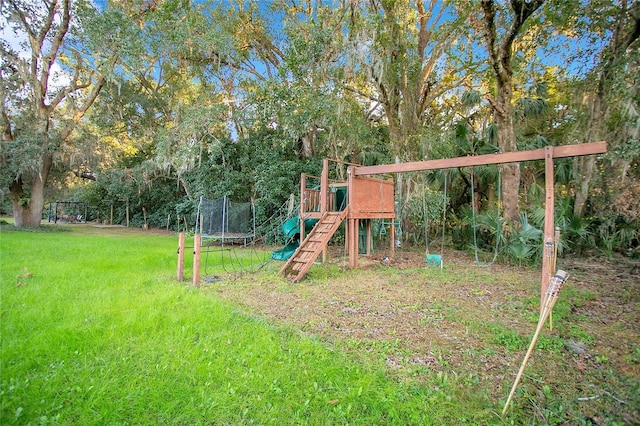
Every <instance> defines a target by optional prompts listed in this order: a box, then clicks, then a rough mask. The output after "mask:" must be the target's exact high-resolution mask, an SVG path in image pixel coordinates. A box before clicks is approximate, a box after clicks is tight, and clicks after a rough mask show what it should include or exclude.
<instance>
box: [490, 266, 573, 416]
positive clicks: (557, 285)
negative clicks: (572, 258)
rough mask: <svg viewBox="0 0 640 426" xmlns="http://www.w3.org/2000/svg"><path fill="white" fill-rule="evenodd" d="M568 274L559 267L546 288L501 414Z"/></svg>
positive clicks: (518, 381)
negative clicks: (532, 332)
mask: <svg viewBox="0 0 640 426" xmlns="http://www.w3.org/2000/svg"><path fill="white" fill-rule="evenodd" d="M568 276H569V275H568V274H567V273H566V272H565V271H563V270H561V269H559V270H558V271H557V272H556V274H555V275H554V276H553V278H552V279H551V281H550V283H549V287H548V289H547V293H546V297H545V303H544V306H543V309H542V313H541V314H540V320H539V321H538V326H537V327H536V332H535V333H534V335H533V338H532V339H531V344H529V349H528V350H527V354H526V355H525V356H524V359H523V360H522V365H521V366H520V371H518V375H517V376H516V380H515V382H514V383H513V387H512V388H511V392H510V393H509V397H508V398H507V402H506V403H505V404H504V409H503V410H502V415H503V416H504V414H505V413H506V412H507V408H508V407H509V403H510V402H511V399H512V398H513V394H514V393H515V392H516V388H517V387H518V383H520V379H521V378H522V374H523V373H524V369H525V367H526V366H527V362H528V361H529V357H530V356H531V352H533V348H534V346H535V345H536V341H537V340H538V336H539V335H540V331H542V328H543V327H544V323H545V322H546V320H547V317H548V316H549V313H550V312H551V310H552V309H553V305H555V303H556V301H557V300H558V293H559V292H560V289H561V288H562V286H563V285H564V283H565V281H566V280H567V277H568Z"/></svg>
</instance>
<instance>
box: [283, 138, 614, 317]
mask: <svg viewBox="0 0 640 426" xmlns="http://www.w3.org/2000/svg"><path fill="white" fill-rule="evenodd" d="M606 152H607V144H606V142H593V143H584V144H577V145H564V146H556V147H554V146H547V147H545V148H540V149H534V150H528V151H515V152H504V153H498V154H486V155H478V156H467V157H456V158H447V159H438V160H426V161H416V162H409V163H396V164H387V165H378V166H358V165H348V166H349V168H348V172H347V180H346V181H337V182H336V181H329V175H328V173H329V160H328V159H325V160H324V163H323V169H322V176H321V177H320V186H319V188H308V187H307V184H306V180H307V176H306V175H305V174H302V175H301V178H300V194H301V195H300V196H301V202H300V215H299V216H300V220H301V221H302V220H305V219H309V218H312V219H317V220H318V222H317V224H316V225H315V226H314V228H313V229H312V230H311V232H310V233H309V234H308V235H307V236H306V237H304V239H303V240H302V242H301V243H300V246H299V247H298V249H297V250H296V252H295V253H294V254H293V255H292V256H291V257H290V258H289V260H288V261H287V263H286V264H285V265H284V266H283V267H282V269H281V270H280V274H281V275H284V276H286V277H287V278H288V279H290V280H291V281H293V282H297V281H300V280H301V279H302V278H304V276H305V274H306V273H307V271H308V270H309V268H310V267H311V265H312V264H313V263H314V262H315V260H316V259H317V258H318V256H319V255H320V253H323V252H325V249H326V245H327V243H328V242H329V240H330V238H331V236H332V235H333V234H334V233H335V231H336V230H337V229H338V227H339V226H340V224H341V223H342V222H343V221H344V220H346V221H347V229H346V238H345V245H346V249H347V252H348V254H349V266H350V267H351V268H356V267H357V266H358V252H359V250H358V244H359V238H358V226H359V222H360V221H361V220H368V219H391V220H393V219H395V212H394V202H393V200H394V191H393V182H392V181H391V180H383V179H376V178H373V177H371V176H372V175H380V174H389V173H402V172H410V171H426V170H437V169H449V168H455V167H473V166H481V165H489V164H505V163H516V162H522V161H533V160H544V161H545V222H544V238H543V244H544V245H545V247H547V246H555V245H556V244H557V241H556V240H557V239H559V236H558V235H557V233H556V231H555V225H554V223H555V222H554V221H555V218H554V208H555V196H554V191H555V188H554V186H555V179H554V159H555V158H567V157H578V156H584V155H594V154H604V153H606ZM338 188H346V197H345V200H346V204H345V205H341V206H337V203H336V200H337V198H338V197H337V194H338V191H337V189H338ZM338 207H340V208H338ZM368 223H369V226H368V227H367V240H369V239H370V234H371V232H370V221H368ZM302 228H303V227H302V226H301V228H300V229H302ZM393 234H394V226H393V222H392V225H391V237H392V238H391V247H390V249H391V251H392V252H393V250H394V237H393ZM368 247H369V244H368V243H367V248H368ZM323 259H324V256H323ZM553 273H554V270H553V265H551V262H550V260H549V256H543V258H542V273H541V285H540V287H541V292H540V299H541V306H542V305H543V303H544V299H545V294H546V292H547V287H548V284H549V282H550V280H551V278H552V276H553Z"/></svg>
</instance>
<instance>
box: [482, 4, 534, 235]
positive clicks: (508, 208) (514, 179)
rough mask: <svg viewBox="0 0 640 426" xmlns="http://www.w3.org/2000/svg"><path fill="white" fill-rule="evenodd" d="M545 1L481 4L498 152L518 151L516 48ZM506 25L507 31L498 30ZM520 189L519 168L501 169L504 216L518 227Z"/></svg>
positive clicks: (514, 166) (506, 165)
mask: <svg viewBox="0 0 640 426" xmlns="http://www.w3.org/2000/svg"><path fill="white" fill-rule="evenodd" d="M543 3H544V0H531V1H525V0H512V1H511V2H510V5H511V8H510V11H508V10H506V9H505V10H500V11H498V8H497V6H496V3H495V1H494V0H482V1H481V2H480V6H481V9H482V14H483V15H482V19H481V20H480V21H479V25H480V27H481V29H482V35H483V38H484V42H485V47H486V49H487V52H488V59H489V64H490V66H491V70H492V76H493V77H494V79H495V85H496V91H495V96H491V95H490V96H489V97H488V99H489V100H490V102H491V104H492V106H493V110H494V113H495V121H496V124H497V127H498V134H497V136H498V148H499V149H500V150H501V151H502V152H512V151H516V150H517V149H518V148H517V145H516V132H515V129H514V122H513V119H514V117H513V105H512V103H511V102H512V96H513V74H514V71H513V64H512V62H513V59H514V52H515V51H516V49H517V47H516V46H515V45H514V44H515V42H516V39H517V38H518V36H519V35H520V34H521V33H522V31H523V30H524V25H525V22H526V21H527V20H528V19H529V18H530V17H531V16H532V15H533V14H534V13H536V11H538V9H539V8H540V7H541V6H542V4H543ZM500 22H504V28H498V25H499V23H500ZM519 189H520V164H519V163H510V164H505V165H503V169H502V202H503V205H504V214H505V216H506V217H507V218H508V219H509V220H511V221H512V222H514V223H516V222H517V220H518V218H519V206H518V193H519Z"/></svg>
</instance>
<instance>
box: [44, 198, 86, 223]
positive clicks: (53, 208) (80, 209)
mask: <svg viewBox="0 0 640 426" xmlns="http://www.w3.org/2000/svg"><path fill="white" fill-rule="evenodd" d="M88 212H89V205H88V204H87V203H84V202H80V201H54V202H52V203H49V208H48V210H47V221H48V222H49V223H51V221H53V223H58V221H62V222H67V223H85V222H86V221H87V214H88Z"/></svg>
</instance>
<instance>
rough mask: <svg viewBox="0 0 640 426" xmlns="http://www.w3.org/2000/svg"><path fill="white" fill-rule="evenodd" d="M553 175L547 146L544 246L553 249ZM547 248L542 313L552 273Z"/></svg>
mask: <svg viewBox="0 0 640 426" xmlns="http://www.w3.org/2000/svg"><path fill="white" fill-rule="evenodd" d="M554 179H555V178H554V173H553V147H552V146H547V147H546V148H545V152H544V181H545V203H544V238H543V240H542V244H544V245H545V246H546V245H547V244H548V243H551V247H552V248H553V245H554V241H553V237H554V232H555V231H554V222H555V219H554V210H555V194H554V191H555V188H554V184H553V183H554ZM546 250H547V248H546V247H543V254H542V274H541V279H540V311H542V308H543V304H544V300H545V295H546V293H547V287H548V286H549V277H550V276H551V273H552V270H551V268H552V265H551V258H550V257H549V256H547V254H546Z"/></svg>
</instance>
